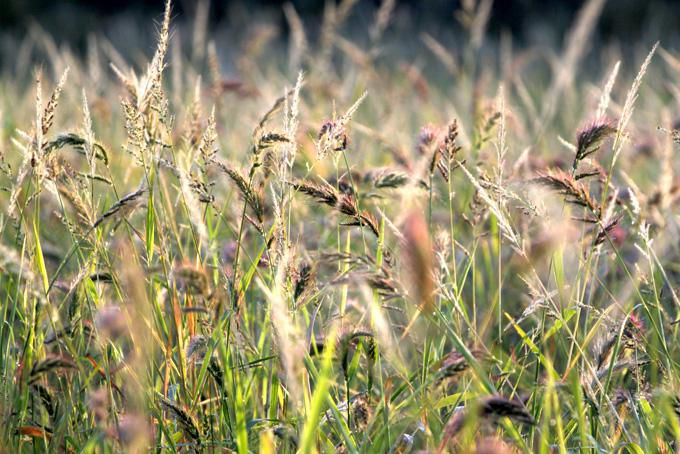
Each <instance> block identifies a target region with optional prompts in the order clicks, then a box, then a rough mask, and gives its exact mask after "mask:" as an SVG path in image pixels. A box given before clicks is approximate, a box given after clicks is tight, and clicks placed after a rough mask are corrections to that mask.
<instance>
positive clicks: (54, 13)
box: [0, 0, 680, 56]
mask: <svg viewBox="0 0 680 454" xmlns="http://www.w3.org/2000/svg"><path fill="white" fill-rule="evenodd" d="M2 3H3V5H2V7H0V29H1V30H2V32H0V33H1V34H2V38H3V44H4V47H5V51H6V53H5V55H6V56H7V55H8V53H7V51H9V54H11V49H12V45H11V43H14V42H16V41H20V40H21V37H22V36H23V35H25V34H26V33H28V32H29V30H30V29H31V27H35V26H36V25H37V26H39V27H40V28H42V29H43V30H45V31H47V32H48V33H49V34H51V35H52V36H54V37H55V40H56V41H57V43H58V44H62V43H67V44H68V45H69V46H71V47H72V48H73V49H74V50H75V51H83V50H84V49H85V48H86V42H87V37H88V35H90V34H93V33H97V34H101V33H103V34H104V35H105V36H106V37H107V38H109V39H110V40H111V41H112V42H113V43H115V44H117V45H119V46H123V47H125V46H126V43H125V41H126V40H128V41H130V40H134V41H136V40H137V39H139V38H142V39H143V37H144V32H145V31H148V30H147V29H148V27H147V26H146V25H145V24H148V23H149V20H151V19H156V20H158V18H159V17H160V14H161V12H162V10H163V0H97V1H92V0H4V1H3V2H2ZM174 3H175V5H174V7H173V11H174V13H175V17H174V21H175V24H178V23H180V24H181V23H182V22H184V21H188V20H189V21H190V20H192V17H193V16H194V15H195V12H196V7H197V5H198V3H199V2H198V1H197V0H176V1H175V2H174ZM285 3H286V2H284V1H274V0H253V1H243V0H240V1H239V0H236V1H229V0H213V1H211V2H210V7H209V27H210V28H212V29H213V30H211V32H214V31H215V30H214V29H216V28H220V27H228V28H231V29H234V28H235V29H236V30H245V29H246V26H247V25H248V24H252V23H253V22H257V21H263V20H267V21H269V22H270V23H273V24H279V25H280V33H281V36H280V37H282V38H285V33H287V29H286V20H285V16H284V13H283V5H284V4H285ZM291 3H292V4H293V6H294V7H295V9H296V11H297V12H298V13H299V15H300V16H301V18H302V19H303V20H304V22H305V26H306V27H308V28H310V32H311V33H313V32H314V24H319V23H320V22H321V17H322V14H323V8H324V1H323V0H294V1H292V2H291ZM379 3H380V2H379V1H378V0H361V1H359V2H358V5H357V6H355V8H354V10H353V11H354V12H353V15H352V21H351V22H354V23H355V24H356V25H357V26H358V27H357V29H365V28H366V27H362V26H363V25H365V24H366V23H370V22H371V20H372V18H373V15H374V12H375V10H376V8H377V7H378V5H379ZM460 3H461V2H460V1H455V0H424V1H417V0H398V1H397V4H398V6H397V14H396V18H397V21H395V23H394V26H395V30H393V31H397V32H399V31H400V32H402V33H403V32H404V31H407V30H422V29H426V28H427V29H428V32H430V33H437V32H438V30H442V29H443V30H446V31H448V32H450V33H455V31H456V29H457V27H459V23H458V22H457V21H456V20H455V18H454V11H456V10H458V9H459V8H460ZM582 4H583V1H581V0H497V1H495V2H494V5H493V9H492V12H491V17H490V20H489V33H490V35H491V36H492V37H493V36H494V35H499V34H500V33H502V32H504V31H507V32H511V33H512V36H513V39H514V40H515V41H520V42H521V41H522V40H527V41H535V40H541V41H543V40H546V39H548V40H551V39H557V40H559V41H561V38H562V35H563V34H564V32H565V31H566V30H567V29H568V27H569V24H570V23H572V21H573V19H574V15H575V14H576V12H577V11H578V9H579V7H580V6H581V5H582ZM678 17H680V1H678V0H609V1H608V2H607V4H606V5H605V7H604V10H603V13H602V16H601V18H600V20H599V23H598V26H597V32H596V37H597V40H598V43H602V44H606V43H607V42H609V41H611V40H614V39H616V40H618V41H619V42H623V43H632V42H637V41H640V40H644V41H655V40H657V39H660V40H661V41H662V42H664V43H665V44H668V41H669V40H671V39H672V40H675V39H677V35H678V31H677V18H678ZM137 44H139V42H138V41H137Z"/></svg>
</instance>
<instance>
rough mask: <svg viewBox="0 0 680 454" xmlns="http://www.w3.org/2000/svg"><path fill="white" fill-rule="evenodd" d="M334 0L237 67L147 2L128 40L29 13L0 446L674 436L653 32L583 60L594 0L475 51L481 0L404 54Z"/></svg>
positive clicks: (657, 50)
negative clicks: (186, 37)
mask: <svg viewBox="0 0 680 454" xmlns="http://www.w3.org/2000/svg"><path fill="white" fill-rule="evenodd" d="M354 3H355V2H353V1H348V0H343V1H342V2H340V3H339V4H338V5H335V4H334V3H332V2H331V3H328V6H327V9H326V13H325V15H324V21H323V24H322V27H321V30H320V38H319V40H318V42H317V43H313V42H312V40H310V39H309V37H308V36H307V31H306V30H305V24H304V23H303V22H302V20H301V19H300V18H299V16H298V15H297V13H296V12H295V9H294V7H293V6H292V5H287V6H286V7H285V9H284V11H285V17H286V18H287V20H288V23H289V27H290V48H289V52H288V55H286V56H285V57H280V56H278V57H277V56H273V55H271V54H270V53H268V52H267V51H266V50H265V49H266V47H267V43H268V40H270V39H271V38H272V34H271V32H268V31H267V28H266V27H263V26H260V27H259V28H256V29H255V30H256V32H255V33H254V35H251V36H250V38H249V40H248V41H247V43H246V44H245V45H244V46H243V48H242V55H240V56H238V57H235V61H236V66H237V68H238V71H239V73H240V75H241V77H242V79H241V80H240V81H237V80H232V79H228V78H226V77H225V76H224V75H222V64H221V62H220V57H219V53H218V51H217V45H216V43H215V42H206V35H205V33H204V30H205V24H202V23H201V21H205V20H206V15H205V14H198V15H197V22H196V24H195V28H196V30H195V33H194V36H193V39H192V41H191V42H192V46H191V49H190V52H189V53H188V54H187V53H185V48H183V47H181V46H180V45H179V43H180V39H179V37H178V36H177V35H175V34H173V32H172V30H173V28H172V25H171V20H170V19H171V16H172V14H171V5H170V2H169V1H168V3H167V4H166V7H165V8H166V9H165V14H164V16H163V19H162V21H161V22H160V24H159V27H158V39H157V47H156V50H155V53H154V54H153V56H152V57H151V59H150V60H149V61H148V63H143V64H137V65H132V66H128V65H127V64H126V62H125V60H124V59H123V58H122V57H121V56H120V55H118V54H117V53H116V51H115V49H113V47H112V46H111V45H110V44H108V43H107V42H106V41H105V40H104V39H103V38H99V39H100V41H99V42H96V41H95V42H94V44H93V45H92V48H91V50H90V52H89V58H88V59H86V60H85V61H80V60H78V59H77V58H75V57H73V56H72V55H71V54H70V53H69V52H68V51H67V50H64V49H59V48H58V47H57V46H55V45H54V44H53V42H52V41H51V38H49V37H46V36H43V35H39V34H38V35H36V34H33V35H31V36H30V37H29V38H27V40H28V42H30V44H31V46H35V47H41V46H42V47H43V48H44V49H47V52H46V54H47V55H48V57H49V59H48V60H46V62H45V63H44V64H43V67H42V68H40V67H37V68H35V69H32V70H29V69H27V68H25V67H17V68H15V71H14V73H13V75H12V73H11V72H6V73H5V77H3V79H2V80H1V81H0V87H1V88H0V106H1V107H0V109H1V110H0V118H1V119H2V125H3V126H2V129H1V130H0V153H1V155H0V156H1V157H2V160H1V164H2V165H1V166H0V169H1V170H2V175H1V176H0V179H2V189H3V191H2V193H1V194H0V204H2V207H3V210H2V214H1V215H0V239H1V242H0V252H1V253H0V270H1V271H2V273H1V274H0V297H1V298H2V305H1V306H0V310H1V311H2V319H3V323H2V325H0V368H1V374H2V380H0V393H1V395H2V398H1V399H0V415H1V418H2V423H3V424H2V427H1V428H0V440H1V441H0V446H3V448H2V451H3V452H38V451H67V452H146V451H149V450H154V451H166V450H167V451H181V452H191V451H200V452H204V451H205V452H224V451H235V452H239V453H246V452H253V451H260V452H298V451H299V452H303V453H308V452H381V453H384V452H390V453H404V452H417V451H424V452H478V453H483V452H486V453H488V452H494V453H503V452H575V451H578V452H634V453H637V452H674V451H675V450H677V446H678V445H677V443H678V439H679V438H680V424H679V420H678V413H679V412H680V410H679V408H680V403H679V402H680V399H679V398H678V391H679V390H680V388H679V387H680V383H678V368H679V364H678V360H679V359H680V358H679V352H680V349H679V347H678V343H677V342H678V340H679V339H678V323H677V321H678V319H679V317H678V304H680V300H679V299H678V296H677V289H676V283H677V280H678V270H679V269H680V268H679V266H678V264H679V261H680V253H679V251H678V247H677V244H676V243H677V242H676V241H675V238H676V236H677V232H678V218H677V212H678V211H677V202H678V193H679V191H678V187H679V186H678V183H677V181H678V179H677V177H676V175H675V168H677V165H676V164H675V159H674V153H675V151H676V149H677V143H678V136H680V132H678V130H677V129H674V123H673V115H674V112H676V111H677V96H678V93H680V72H679V69H680V58H679V57H678V56H676V54H675V53H674V52H673V51H672V50H670V49H666V48H664V47H663V43H662V44H660V45H659V44H658V43H657V44H653V43H649V45H648V46H647V44H645V45H644V46H643V45H641V46H640V47H645V54H639V56H637V57H632V56H631V58H630V60H626V61H611V60H607V59H606V58H605V57H603V56H601V57H600V62H599V63H598V64H596V65H593V64H592V62H594V61H596V60H597V59H596V58H592V59H590V60H588V62H589V64H588V65H586V64H584V63H582V62H583V61H584V58H585V57H586V49H587V47H588V46H589V45H590V44H591V42H590V40H592V39H593V38H592V32H593V27H594V24H595V23H596V22H597V19H598V16H599V14H600V11H601V8H602V4H603V2H602V1H598V0H591V1H589V2H587V4H586V5H585V6H584V7H583V9H582V10H581V12H580V14H579V15H577V17H576V19H575V23H574V25H573V27H572V32H571V33H570V34H569V35H568V38H567V39H566V41H565V48H564V49H563V50H561V51H559V52H555V51H554V50H552V49H550V48H546V47H542V46H540V45H536V46H534V47H530V46H529V47H527V48H526V49H520V50H519V52H518V53H517V54H516V55H515V54H513V52H512V49H511V47H508V46H507V43H506V46H501V49H500V51H498V52H496V51H494V50H493V47H492V46H490V47H487V46H486V45H485V44H484V40H485V24H486V21H487V19H488V15H489V12H490V8H491V7H492V5H491V2H488V1H480V2H463V3H464V6H463V9H462V10H461V11H459V12H458V15H457V17H458V19H459V20H460V22H461V24H462V25H463V27H464V29H465V30H466V31H467V35H466V41H465V45H464V46H461V48H462V51H461V53H460V54H459V55H456V56H454V55H453V54H452V53H451V52H450V51H449V50H448V48H447V46H446V45H444V44H442V43H441V42H439V41H438V40H437V39H436V37H435V36H433V34H431V33H429V31H428V32H424V33H423V34H422V35H421V37H422V49H421V52H422V53H423V57H422V58H423V60H422V61H428V62H429V63H428V65H427V66H428V68H425V69H424V68H422V67H419V65H418V64H417V62H416V63H404V62H403V61H400V57H399V55H397V56H394V55H389V54H388V55H386V56H383V54H381V48H382V46H383V45H384V44H388V43H389V40H388V35H386V31H388V30H389V26H390V21H391V18H392V17H393V12H394V8H395V5H394V2H391V1H383V2H382V3H381V6H380V7H379V9H378V10H376V15H375V19H374V21H373V23H372V25H371V26H370V27H371V28H370V30H369V31H368V32H367V33H366V36H365V38H366V39H363V38H362V37H361V36H363V35H357V36H356V37H355V39H356V41H355V42H353V41H352V39H353V38H352V36H351V35H349V34H346V24H347V22H348V21H350V20H351V18H352V17H353V16H352V9H353V6H354ZM202 5H203V7H205V6H206V5H205V4H204V3H202ZM334 5H335V6H334ZM645 55H646V57H645ZM24 60H26V59H24ZM28 60H30V59H28ZM104 61H111V62H112V63H111V65H110V66H109V65H105V64H103V63H102V62H104ZM282 61H285V64H282ZM133 67H136V68H138V69H137V70H133V69H132V68H133ZM283 67H286V68H287V69H282V68H283ZM139 68H141V70H140V69H139ZM429 68H431V69H429ZM22 71H23V72H25V73H29V74H32V75H33V80H34V81H35V82H34V83H33V84H29V85H30V86H28V87H27V86H26V85H27V84H26V83H25V81H24V80H22V77H20V76H19V75H20V74H21V73H22ZM30 71H32V72H30ZM431 73H434V74H435V75H436V77H434V78H435V79H438V80H442V79H446V80H447V82H446V83H441V82H434V81H432V80H430V77H431V75H432V74H431ZM46 93H49V94H46ZM675 126H677V125H675Z"/></svg>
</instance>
